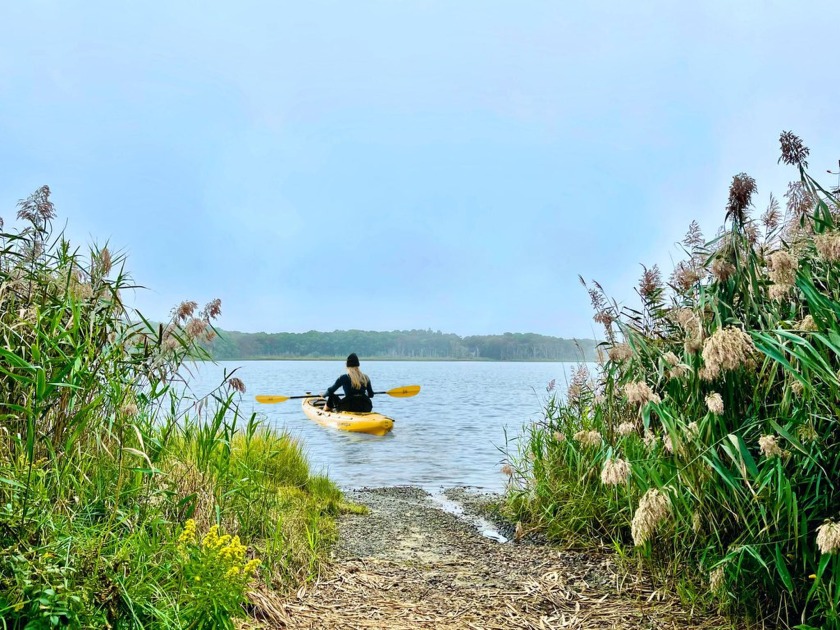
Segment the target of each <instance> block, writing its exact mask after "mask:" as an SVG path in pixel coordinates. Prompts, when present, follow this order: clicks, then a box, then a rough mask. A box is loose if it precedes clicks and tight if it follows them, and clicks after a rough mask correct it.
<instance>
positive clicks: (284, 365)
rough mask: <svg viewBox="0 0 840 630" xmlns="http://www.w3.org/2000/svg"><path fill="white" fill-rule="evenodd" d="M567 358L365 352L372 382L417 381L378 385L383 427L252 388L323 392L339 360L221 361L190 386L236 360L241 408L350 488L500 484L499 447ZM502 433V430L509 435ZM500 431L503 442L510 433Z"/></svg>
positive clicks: (535, 406)
mask: <svg viewBox="0 0 840 630" xmlns="http://www.w3.org/2000/svg"><path fill="white" fill-rule="evenodd" d="M574 367H575V366H574V364H571V363H495V362H494V363H490V362H487V363H485V362H480V363H479V362H457V361H367V362H366V361H364V358H363V359H362V371H364V372H365V373H366V374H368V376H370V378H371V382H372V383H373V386H374V390H375V391H386V390H389V389H392V388H394V387H399V386H401V385H420V386H421V387H422V389H421V391H420V393H419V394H418V395H417V396H414V397H412V398H393V397H391V396H386V395H381V396H376V397H375V398H374V401H373V403H374V410H376V411H378V412H380V413H383V414H385V415H387V416H389V417H391V418H393V419H394V429H393V430H392V431H391V432H390V433H389V434H388V435H386V436H384V437H375V436H369V435H363V434H357V433H347V432H345V431H336V430H332V429H327V428H324V427H322V426H320V425H318V424H315V423H314V422H312V421H311V420H309V419H308V418H307V417H306V416H305V415H304V414H303V411H302V410H301V406H300V401H299V400H289V401H287V402H285V403H280V404H275V405H263V404H259V403H257V402H256V401H254V396H255V395H256V394H276V395H283V396H295V395H302V394H305V393H307V392H313V393H322V392H323V391H324V390H325V389H326V388H327V387H328V386H330V385H332V383H333V382H334V381H335V379H336V378H337V377H338V376H339V375H341V374H343V373H344V364H343V362H339V361H225V362H220V363H219V364H211V363H203V364H200V365H199V366H198V367H197V368H196V370H195V378H194V380H193V381H192V384H193V389H194V391H195V392H197V393H199V392H205V391H208V390H209V389H211V388H212V387H213V386H214V385H216V384H218V382H219V381H220V380H221V378H222V373H223V371H224V370H225V369H226V370H228V371H230V370H233V369H234V368H238V370H237V372H236V376H238V377H239V378H241V379H242V380H243V381H244V383H245V385H246V387H247V394H246V395H245V396H243V399H242V404H241V408H242V409H243V411H245V412H250V411H252V410H253V411H256V412H257V413H259V414H261V415H262V416H264V418H265V419H266V421H267V422H268V423H269V424H271V425H273V426H275V427H279V428H285V429H286V430H288V431H289V432H290V433H291V434H292V435H294V436H295V437H296V438H298V439H299V440H300V442H301V444H302V445H303V447H304V451H305V452H306V454H307V456H308V459H309V462H310V465H311V469H312V472H313V473H324V474H327V475H329V476H330V478H331V479H332V480H333V481H335V483H337V484H338V485H339V486H340V487H342V488H344V489H348V490H349V489H353V488H361V487H365V486H367V487H378V486H393V485H412V486H418V487H421V488H424V489H426V490H428V491H430V492H434V491H435V490H439V489H440V488H441V487H454V486H473V487H475V488H479V489H481V490H486V491H490V492H501V491H503V490H504V488H505V483H506V481H507V477H506V476H505V475H504V474H503V473H502V472H501V470H500V468H501V466H502V464H503V462H504V460H505V455H504V452H503V451H504V450H505V449H506V448H508V447H507V446H506V444H507V443H508V442H510V445H509V448H510V449H512V450H514V451H515V448H516V446H515V444H514V443H513V442H512V441H511V440H513V439H514V438H515V437H516V436H517V435H519V434H520V433H521V430H522V428H523V426H525V425H526V424H528V423H529V422H532V421H534V420H537V419H540V418H541V405H542V403H543V401H544V400H545V398H546V396H547V393H546V385H547V384H548V382H549V381H551V380H552V379H556V382H557V386H558V388H560V389H561V390H564V389H565V384H566V383H567V382H568V375H569V373H570V372H571V370H572V369H574ZM506 436H507V437H506ZM506 439H507V441H508V442H506Z"/></svg>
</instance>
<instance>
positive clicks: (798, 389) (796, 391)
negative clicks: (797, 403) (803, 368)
mask: <svg viewBox="0 0 840 630" xmlns="http://www.w3.org/2000/svg"><path fill="white" fill-rule="evenodd" d="M790 391H791V392H793V395H794V396H796V397H799V396H801V395H802V392H804V391H805V386H804V385H803V384H802V381H800V380H799V379H798V378H793V379H791V381H790Z"/></svg>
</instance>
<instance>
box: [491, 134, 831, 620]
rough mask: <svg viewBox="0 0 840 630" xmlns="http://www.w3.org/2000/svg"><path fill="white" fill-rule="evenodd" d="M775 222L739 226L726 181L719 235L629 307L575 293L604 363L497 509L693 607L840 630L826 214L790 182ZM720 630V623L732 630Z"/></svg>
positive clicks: (551, 425)
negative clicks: (598, 331)
mask: <svg viewBox="0 0 840 630" xmlns="http://www.w3.org/2000/svg"><path fill="white" fill-rule="evenodd" d="M780 144H781V147H782V157H781V158H780V161H782V162H785V163H786V164H789V165H791V166H793V167H794V169H795V170H796V172H797V178H796V179H795V181H793V182H792V183H791V184H790V186H789V188H788V190H787V192H786V194H785V197H784V198H785V201H786V210H785V212H784V213H783V212H782V210H781V205H780V204H779V202H778V201H777V200H776V199H775V198H774V197H773V196H771V197H770V200H769V204H768V207H767V209H766V211H765V212H764V213H763V214H762V215H761V217H759V218H756V217H754V216H753V197H754V195H755V192H756V184H755V181H754V180H753V179H752V178H750V177H749V176H748V175H746V174H744V173H741V174H738V175H736V176H735V177H734V178H733V180H732V185H731V187H730V194H729V199H728V201H727V204H726V214H725V223H724V225H723V227H722V228H721V229H720V230H719V231H718V233H717V235H716V236H715V238H713V239H711V240H708V241H707V240H705V239H704V238H703V237H702V234H701V233H700V231H699V227H698V226H697V224H696V223H693V224H692V226H691V228H690V230H689V234H688V235H687V237H686V239H685V241H684V246H685V251H686V258H685V260H683V261H681V262H679V263H678V264H677V266H676V268H675V270H674V273H673V274H672V275H671V276H670V278H669V281H668V283H667V284H666V283H664V282H663V280H662V277H661V274H660V272H659V270H658V269H656V268H655V267H654V268H652V269H645V273H644V275H643V277H642V280H641V282H640V285H639V287H638V289H637V291H638V294H639V296H640V301H641V307H640V308H638V309H631V308H627V307H623V308H622V307H620V306H619V305H618V304H616V303H615V302H612V301H611V300H609V298H608V297H607V296H606V294H605V293H604V291H603V289H602V288H601V287H600V285H598V284H597V283H592V284H591V285H588V284H586V283H584V286H585V287H586V289H587V290H588V291H589V294H590V297H591V298H592V303H593V307H594V309H595V320H596V321H597V322H599V323H601V324H602V325H604V327H605V339H606V342H605V343H604V344H603V353H602V355H603V361H602V363H601V364H600V365H599V369H598V370H597V373H596V374H592V375H591V376H589V375H586V374H585V373H584V372H581V373H580V375H578V376H577V382H575V381H574V379H573V382H572V383H571V384H570V385H569V391H568V392H567V393H566V395H563V394H562V393H558V392H557V391H556V390H554V391H551V392H549V393H548V396H547V399H546V405H545V414H544V420H543V421H541V422H539V423H536V424H535V425H534V426H532V427H531V428H530V430H529V433H528V435H527V436H526V438H525V439H524V441H523V442H522V443H520V450H519V453H518V454H512V455H511V459H512V461H511V464H510V465H509V471H510V473H511V486H510V492H509V493H508V497H507V505H506V509H507V510H508V512H509V513H510V514H512V515H514V516H515V517H516V518H518V519H521V520H522V521H526V522H529V523H532V524H536V525H538V526H540V527H543V528H544V529H545V530H546V531H547V532H548V534H549V535H550V536H551V537H552V538H553V539H555V540H558V541H565V542H566V543H567V544H571V543H574V542H580V541H583V542H586V543H588V544H591V541H592V539H593V538H594V539H597V540H600V541H602V542H603V543H604V544H606V545H610V546H612V547H614V548H616V549H618V550H619V551H620V554H619V555H620V556H622V557H626V558H629V559H634V558H635V559H636V560H637V561H639V562H642V563H644V564H645V565H646V566H647V567H648V568H649V569H650V570H652V571H653V573H654V574H655V575H656V576H657V577H659V578H660V579H662V580H663V581H666V582H668V583H670V584H671V585H672V586H673V587H675V588H676V589H677V590H678V591H679V592H680V593H681V594H682V595H683V596H684V597H685V598H686V599H687V600H689V601H690V603H691V604H692V605H694V606H698V607H700V608H701V609H702V608H704V607H717V608H718V609H721V610H724V611H728V612H730V613H732V614H733V618H734V619H741V620H744V619H745V620H748V621H750V622H753V623H755V624H756V625H762V626H765V625H769V626H779V627H797V628H802V629H809V628H817V627H820V628H831V629H837V628H840V561H838V552H840V524H838V523H840V488H839V487H838V486H840V421H839V420H838V418H840V282H838V279H840V230H838V225H840V204H838V200H837V196H836V195H837V191H835V190H830V189H827V188H826V187H824V186H822V185H821V184H820V183H819V182H817V180H816V179H814V178H813V177H812V176H811V175H810V174H809V172H808V170H807V161H806V158H807V156H808V149H807V148H806V147H805V146H804V144H803V143H802V142H801V140H800V139H799V138H797V137H796V136H795V135H793V134H792V133H790V132H785V133H783V134H782V136H781V137H780ZM733 623H735V622H733Z"/></svg>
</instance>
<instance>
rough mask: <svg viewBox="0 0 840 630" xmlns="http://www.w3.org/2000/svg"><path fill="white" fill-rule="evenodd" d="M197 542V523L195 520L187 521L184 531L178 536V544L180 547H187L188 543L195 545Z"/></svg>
mask: <svg viewBox="0 0 840 630" xmlns="http://www.w3.org/2000/svg"><path fill="white" fill-rule="evenodd" d="M194 542H195V521H194V520H193V519H187V522H186V523H184V531H182V532H181V535H180V536H178V544H179V545H186V544H187V543H194Z"/></svg>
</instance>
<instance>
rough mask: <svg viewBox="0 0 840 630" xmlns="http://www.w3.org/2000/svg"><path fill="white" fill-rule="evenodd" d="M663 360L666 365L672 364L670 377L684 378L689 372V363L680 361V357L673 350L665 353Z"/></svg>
mask: <svg viewBox="0 0 840 630" xmlns="http://www.w3.org/2000/svg"><path fill="white" fill-rule="evenodd" d="M662 360H663V361H665V364H666V365H669V366H670V368H669V369H668V371H667V375H668V378H669V379H675V378H682V377H683V376H685V375H686V374H688V372H689V370H690V368H689V367H688V366H687V365H684V364H682V363H680V358H679V357H678V356H677V355H676V354H674V353H673V352H670V351H669V352H666V353H665V354H663V355H662Z"/></svg>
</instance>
